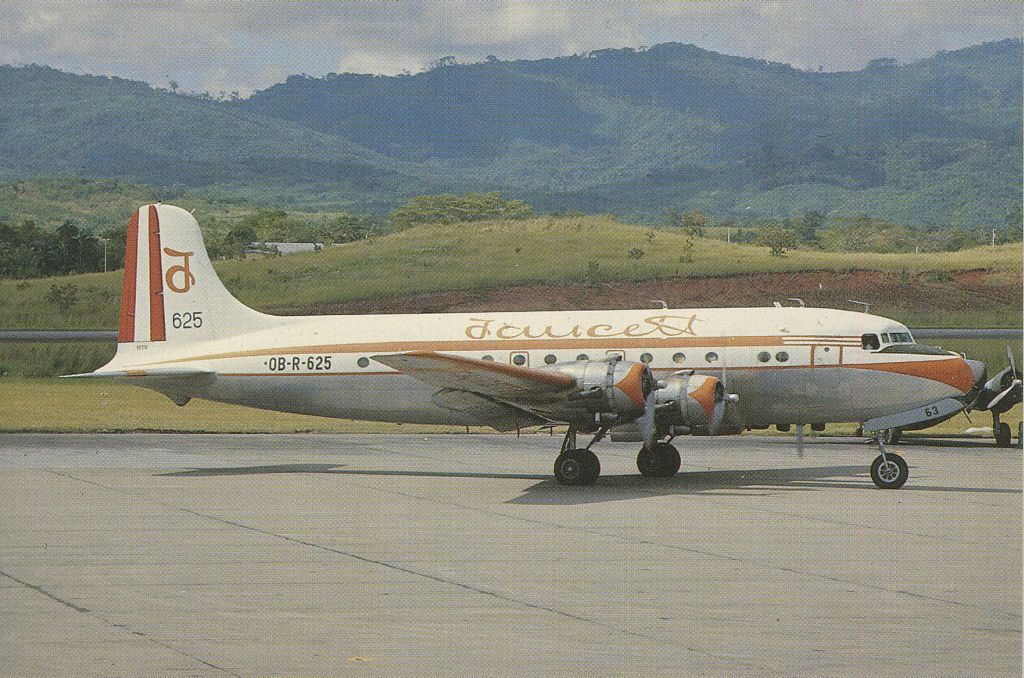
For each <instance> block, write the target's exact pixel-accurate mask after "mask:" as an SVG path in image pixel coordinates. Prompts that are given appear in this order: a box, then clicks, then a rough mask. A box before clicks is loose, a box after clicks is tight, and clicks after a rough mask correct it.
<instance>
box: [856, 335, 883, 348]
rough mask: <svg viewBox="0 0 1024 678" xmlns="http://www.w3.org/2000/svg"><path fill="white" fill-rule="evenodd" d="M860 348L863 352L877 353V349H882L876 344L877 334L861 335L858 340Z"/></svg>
mask: <svg viewBox="0 0 1024 678" xmlns="http://www.w3.org/2000/svg"><path fill="white" fill-rule="evenodd" d="M860 346H861V348H863V349H864V350H865V351H877V350H878V349H879V348H881V347H882V345H881V344H879V343H878V335H877V334H865V335H862V336H861V338H860Z"/></svg>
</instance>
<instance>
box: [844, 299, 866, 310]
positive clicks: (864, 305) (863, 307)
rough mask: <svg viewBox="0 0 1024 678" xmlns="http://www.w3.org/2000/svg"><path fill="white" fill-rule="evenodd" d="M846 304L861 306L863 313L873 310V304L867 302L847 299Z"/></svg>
mask: <svg viewBox="0 0 1024 678" xmlns="http://www.w3.org/2000/svg"><path fill="white" fill-rule="evenodd" d="M846 303H848V304H853V305H855V306H861V307H862V309H861V313H867V312H868V311H870V310H871V304H869V303H868V302H866V301H857V300H856V299H847V300H846Z"/></svg>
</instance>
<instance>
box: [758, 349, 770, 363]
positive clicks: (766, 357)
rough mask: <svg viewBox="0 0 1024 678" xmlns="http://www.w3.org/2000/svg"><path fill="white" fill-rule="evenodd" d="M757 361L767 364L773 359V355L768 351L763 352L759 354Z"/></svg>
mask: <svg viewBox="0 0 1024 678" xmlns="http://www.w3.org/2000/svg"><path fill="white" fill-rule="evenodd" d="M757 359H758V360H760V361H761V362H763V363H766V362H768V361H769V360H771V359H772V354H771V353H769V352H768V351H761V352H760V353H758V354H757Z"/></svg>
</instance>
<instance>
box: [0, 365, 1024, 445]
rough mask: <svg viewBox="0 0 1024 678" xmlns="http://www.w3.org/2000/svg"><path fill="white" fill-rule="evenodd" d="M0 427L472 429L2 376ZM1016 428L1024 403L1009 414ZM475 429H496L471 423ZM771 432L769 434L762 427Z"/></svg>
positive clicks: (978, 418)
mask: <svg viewBox="0 0 1024 678" xmlns="http://www.w3.org/2000/svg"><path fill="white" fill-rule="evenodd" d="M0 402H3V403H4V407H3V408H2V409H0V432H4V433H13V432H23V431H46V432H62V433H66V432H127V431H167V432H172V431H173V432H191V433H465V432H466V431H467V429H466V428H465V427H461V426H420V425H409V424H384V423H374V422H360V421H349V420H345V419H326V418H323V417H310V416H304V415H298V414H284V413H281V412H267V411H264V410H256V409H253V408H249V407H241V406H236V405H222V404H219V403H211V402H206V401H201V400H193V401H192V402H190V403H188V404H187V405H185V406H184V407H178V406H176V405H174V404H173V403H172V402H171V401H170V400H168V399H167V398H165V397H164V396H162V395H160V394H158V393H155V392H153V391H150V390H147V389H142V388H138V387H135V386H128V385H126V384H118V383H100V382H95V381H70V380H66V379H52V378H50V379H12V378H7V379H0ZM971 418H972V420H973V423H971V422H968V421H967V419H966V418H964V417H963V416H957V417H954V418H953V419H951V420H949V421H948V422H945V423H943V424H941V425H940V426H938V427H936V428H934V429H931V430H929V431H928V433H929V434H933V435H934V434H941V435H959V434H962V433H963V432H964V431H965V430H966V429H967V428H970V427H972V426H978V427H985V426H991V419H990V418H989V417H988V416H987V415H985V414H984V413H978V414H975V415H972V417H971ZM1004 420H1005V421H1007V422H1008V423H1010V424H1011V425H1012V426H1013V428H1014V430H1015V431H1016V426H1017V423H1018V422H1019V421H1020V420H1021V408H1020V407H1019V406H1018V407H1017V408H1015V409H1014V410H1013V411H1012V412H1011V413H1010V414H1009V416H1007V417H1006V418H1005V419H1004ZM469 430H470V431H471V432H483V431H487V432H491V431H490V429H485V428H471V429H469ZM853 431H854V426H853V425H852V424H846V425H830V426H829V427H828V429H827V432H828V433H831V434H846V435H851V434H852V433H853ZM757 433H758V434H763V432H757Z"/></svg>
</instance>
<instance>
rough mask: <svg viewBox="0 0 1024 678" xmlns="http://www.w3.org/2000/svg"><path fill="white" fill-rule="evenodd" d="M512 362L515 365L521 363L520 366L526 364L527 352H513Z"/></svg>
mask: <svg viewBox="0 0 1024 678" xmlns="http://www.w3.org/2000/svg"><path fill="white" fill-rule="evenodd" d="M512 364H513V365H519V366H520V367H521V366H523V365H525V364H526V354H525V353H513V354H512Z"/></svg>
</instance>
